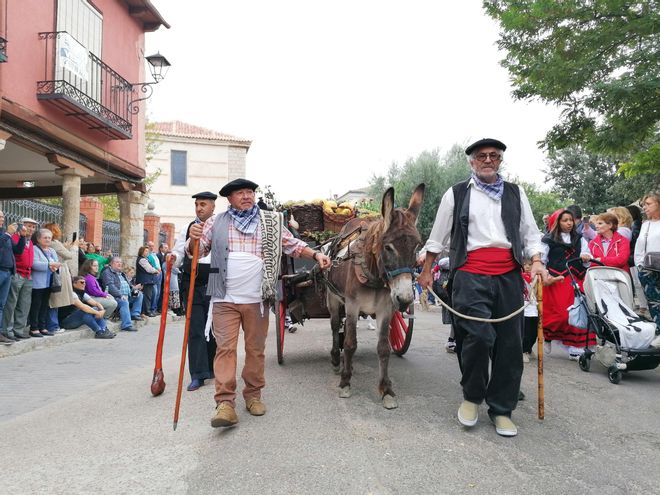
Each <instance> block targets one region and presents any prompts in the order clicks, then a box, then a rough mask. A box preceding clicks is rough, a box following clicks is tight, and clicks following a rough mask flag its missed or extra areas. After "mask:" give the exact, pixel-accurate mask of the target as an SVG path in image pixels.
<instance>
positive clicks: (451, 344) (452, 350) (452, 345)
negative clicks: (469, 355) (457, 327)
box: [445, 340, 456, 354]
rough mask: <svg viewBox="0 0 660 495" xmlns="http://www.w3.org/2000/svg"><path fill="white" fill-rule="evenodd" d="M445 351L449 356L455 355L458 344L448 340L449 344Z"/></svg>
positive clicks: (446, 345)
mask: <svg viewBox="0 0 660 495" xmlns="http://www.w3.org/2000/svg"><path fill="white" fill-rule="evenodd" d="M445 351H447V352H448V353H449V354H455V353H456V342H454V341H453V340H448V341H447V343H446V344H445Z"/></svg>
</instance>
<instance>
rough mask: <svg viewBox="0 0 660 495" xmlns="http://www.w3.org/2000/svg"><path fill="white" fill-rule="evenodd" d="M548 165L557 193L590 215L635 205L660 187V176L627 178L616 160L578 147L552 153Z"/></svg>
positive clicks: (645, 175)
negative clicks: (619, 171) (619, 170)
mask: <svg viewBox="0 0 660 495" xmlns="http://www.w3.org/2000/svg"><path fill="white" fill-rule="evenodd" d="M547 165H548V168H547V170H546V174H547V176H548V178H550V179H552V180H553V181H554V183H555V190H556V191H557V192H558V193H559V194H560V195H562V196H564V197H567V198H571V199H572V201H573V202H575V203H576V204H578V205H580V207H581V208H582V210H583V211H584V212H589V213H601V212H603V211H605V210H606V209H607V208H610V207H612V206H621V205H628V204H630V203H633V202H634V201H637V200H638V199H640V198H641V197H642V196H643V195H644V194H645V193H646V192H648V191H649V190H651V189H653V188H654V187H657V186H658V183H659V177H658V175H657V174H655V175H652V174H642V175H637V176H635V177H632V178H625V177H623V176H622V175H620V174H617V173H616V170H617V161H616V160H614V159H612V158H607V157H603V156H600V155H596V154H593V153H590V152H588V151H586V150H585V149H583V148H579V147H571V148H566V149H564V150H560V151H556V152H554V153H551V154H550V157H549V159H548V161H547Z"/></svg>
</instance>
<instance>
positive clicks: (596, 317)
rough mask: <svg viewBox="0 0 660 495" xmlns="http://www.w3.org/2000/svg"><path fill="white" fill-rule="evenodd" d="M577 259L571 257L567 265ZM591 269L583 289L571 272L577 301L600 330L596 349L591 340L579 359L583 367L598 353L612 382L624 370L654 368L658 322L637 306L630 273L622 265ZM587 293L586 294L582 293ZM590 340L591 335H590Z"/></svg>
mask: <svg viewBox="0 0 660 495" xmlns="http://www.w3.org/2000/svg"><path fill="white" fill-rule="evenodd" d="M572 261H573V260H568V261H567V265H568V264H569V263H570V262H572ZM595 263H598V262H596V261H592V266H591V268H589V269H587V272H586V275H585V278H584V285H583V290H584V293H582V292H581V291H580V288H579V286H578V284H577V281H576V280H575V277H574V276H573V274H572V273H571V271H570V270H569V273H570V274H571V281H572V285H573V290H574V291H575V298H576V302H578V300H581V302H580V304H581V305H582V306H583V308H584V309H586V313H587V318H588V328H589V330H590V331H591V332H593V333H595V334H596V338H597V342H598V345H597V346H596V349H595V350H592V349H589V346H588V344H587V347H586V349H585V350H584V354H583V355H582V356H580V359H579V361H578V363H579V365H580V369H581V370H582V371H589V368H590V365H591V359H592V358H593V357H595V358H596V359H597V360H598V361H599V362H600V363H601V364H602V365H603V366H605V367H606V368H607V376H608V378H609V380H610V382H611V383H615V384H616V383H619V382H620V381H621V377H622V376H623V373H624V372H627V371H639V370H652V369H655V368H657V367H658V364H660V348H655V347H650V344H651V342H652V341H653V340H654V339H655V336H656V335H655V332H656V325H655V323H654V322H652V321H648V320H645V319H643V318H640V317H639V316H638V315H637V314H635V312H634V311H633V310H632V309H631V308H633V305H634V303H633V291H632V282H631V280H630V276H629V275H628V274H627V273H626V272H625V271H623V270H621V269H619V268H613V267H609V266H594V264H595ZM582 296H584V297H582ZM587 342H588V337H587Z"/></svg>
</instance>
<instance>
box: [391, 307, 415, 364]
mask: <svg viewBox="0 0 660 495" xmlns="http://www.w3.org/2000/svg"><path fill="white" fill-rule="evenodd" d="M408 311H410V313H401V312H400V311H397V312H395V313H394V316H392V321H390V347H391V348H392V352H393V353H394V354H396V355H397V356H403V355H404V354H405V353H406V351H407V350H408V347H410V341H411V340H412V334H413V323H414V321H415V320H414V319H413V318H406V316H405V315H406V314H410V315H414V312H415V307H414V306H413V305H412V304H411V305H410V307H409V308H408Z"/></svg>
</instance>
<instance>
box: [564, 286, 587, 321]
mask: <svg viewBox="0 0 660 495" xmlns="http://www.w3.org/2000/svg"><path fill="white" fill-rule="evenodd" d="M568 324H569V325H571V326H574V327H577V328H587V327H588V326H589V315H588V314H587V307H586V303H585V301H584V297H583V296H582V295H581V294H576V295H575V300H574V301H573V305H572V306H569V307H568Z"/></svg>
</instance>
